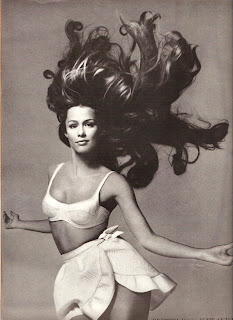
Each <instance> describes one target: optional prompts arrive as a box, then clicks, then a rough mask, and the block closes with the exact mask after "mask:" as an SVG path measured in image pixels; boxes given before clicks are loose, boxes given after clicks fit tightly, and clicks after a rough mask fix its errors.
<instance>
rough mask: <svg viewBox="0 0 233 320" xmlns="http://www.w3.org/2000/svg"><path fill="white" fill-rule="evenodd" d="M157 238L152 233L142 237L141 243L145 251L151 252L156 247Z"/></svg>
mask: <svg viewBox="0 0 233 320" xmlns="http://www.w3.org/2000/svg"><path fill="white" fill-rule="evenodd" d="M156 237H157V236H156V234H155V233H153V232H151V233H150V234H149V235H147V236H144V237H140V239H139V243H140V245H141V246H142V247H143V248H144V249H146V250H149V251H151V249H152V248H155V247H156V242H157V240H156Z"/></svg>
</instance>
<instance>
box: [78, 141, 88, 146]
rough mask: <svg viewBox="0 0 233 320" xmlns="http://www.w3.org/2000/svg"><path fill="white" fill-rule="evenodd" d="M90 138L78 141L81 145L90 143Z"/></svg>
mask: <svg viewBox="0 0 233 320" xmlns="http://www.w3.org/2000/svg"><path fill="white" fill-rule="evenodd" d="M88 141H89V140H79V141H77V142H76V143H77V144H79V145H80V146H82V145H85V144H87V143H88Z"/></svg>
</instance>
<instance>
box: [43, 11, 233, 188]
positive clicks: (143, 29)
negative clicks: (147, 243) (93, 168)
mask: <svg viewBox="0 0 233 320" xmlns="http://www.w3.org/2000/svg"><path fill="white" fill-rule="evenodd" d="M160 18H161V17H160V15H159V14H152V13H151V12H143V13H142V14H141V17H140V20H139V21H132V22H129V23H127V22H125V21H123V19H122V18H121V22H122V26H121V28H120V33H121V34H122V35H124V36H125V35H127V34H128V35H129V36H130V37H131V38H132V44H131V47H130V48H129V51H128V52H127V53H126V52H125V51H124V50H123V49H122V47H121V46H120V45H119V44H117V43H113V42H111V41H110V37H109V32H108V30H107V29H106V28H105V27H102V26H100V27H97V28H95V29H93V30H91V31H90V32H89V33H88V36H87V37H85V32H84V30H83V25H82V23H81V22H78V21H73V20H69V21H68V22H67V23H66V26H65V31H66V34H67V37H68V38H69V48H68V50H66V52H65V54H64V56H63V59H62V60H60V61H59V62H58V68H57V71H56V72H55V73H53V72H52V71H50V70H45V71H44V76H45V77H46V78H47V79H50V78H52V79H53V80H52V84H51V85H50V86H49V88H48V95H47V104H48V107H49V109H50V110H52V111H54V112H55V113H56V115H57V118H58V121H59V122H60V125H59V137H60V139H61V141H62V142H64V143H65V144H66V145H67V146H69V142H68V139H67V138H66V137H65V135H64V133H65V130H66V128H65V120H66V115H67V110H68V109H69V108H71V107H72V106H78V105H83V106H89V107H91V108H93V109H94V110H95V111H96V114H97V116H98V118H99V123H100V126H101V128H102V130H101V134H102V135H104V137H105V138H104V139H103V141H104V144H103V145H102V144H101V147H100V150H99V156H100V160H101V162H102V163H103V164H104V165H105V166H106V167H108V168H110V169H112V170H116V171H118V172H121V171H122V170H123V169H125V168H129V170H128V172H127V179H128V181H129V182H130V184H131V185H132V186H133V187H135V188H140V187H145V186H147V185H148V184H149V183H150V182H151V180H152V179H153V176H154V174H155V172H156V171H157V169H158V165H159V160H158V156H157V152H156V150H155V148H154V147H153V144H161V145H167V146H171V147H173V148H174V150H175V152H174V153H173V155H172V161H171V165H172V167H173V170H174V173H175V174H176V175H180V174H182V173H184V172H185V171H186V167H187V164H189V163H194V162H195V161H197V159H198V157H199V154H200V150H199V148H200V147H202V148H205V149H210V150H213V149H215V148H219V142H221V141H222V140H223V139H224V137H225V135H226V134H227V131H228V122H227V121H226V120H223V121H221V122H219V123H218V124H215V125H213V126H211V124H210V123H209V122H208V121H204V120H203V119H201V118H196V121H195V124H194V122H193V121H192V119H193V117H192V115H188V114H186V113H179V112H174V111H172V104H173V103H174V102H175V101H176V100H177V99H178V98H179V96H180V95H181V94H182V92H183V91H184V90H185V89H186V88H187V87H188V86H190V85H191V84H192V82H193V80H194V79H195V77H196V75H197V74H198V72H199V71H200V69H201V64H200V62H199V60H198V58H197V55H196V47H195V46H192V45H190V44H188V43H187V41H186V40H185V39H184V38H183V37H182V35H181V34H180V33H179V32H177V31H172V32H168V33H166V34H165V35H162V34H160V32H159V27H158V20H160ZM136 46H138V48H139V51H140V58H139V59H138V60H134V59H133V53H134V51H135V48H136ZM196 122H198V123H196ZM189 145H192V146H194V147H195V148H196V149H197V156H196V159H194V160H192V161H190V159H189V158H190V157H189V152H188V146H189ZM119 158H120V159H125V161H123V163H122V164H119Z"/></svg>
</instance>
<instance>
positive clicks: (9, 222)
mask: <svg viewBox="0 0 233 320" xmlns="http://www.w3.org/2000/svg"><path fill="white" fill-rule="evenodd" d="M3 220H4V223H5V228H6V229H15V228H17V227H18V225H19V221H20V218H19V215H18V214H17V213H14V212H13V211H10V214H7V213H6V211H3Z"/></svg>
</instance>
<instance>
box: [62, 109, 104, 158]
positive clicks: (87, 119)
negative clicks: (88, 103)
mask: <svg viewBox="0 0 233 320" xmlns="http://www.w3.org/2000/svg"><path fill="white" fill-rule="evenodd" d="M65 124H66V133H65V136H66V137H67V138H68V140H69V143H70V147H71V148H72V149H73V150H74V151H75V152H77V153H79V154H84V153H89V152H91V151H93V150H94V149H95V147H96V145H97V142H98V133H99V128H98V125H97V122H96V114H95V111H94V110H93V109H92V108H90V107H85V106H77V107H76V106H75V107H71V108H70V109H68V111H67V118H66V122H65Z"/></svg>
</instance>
